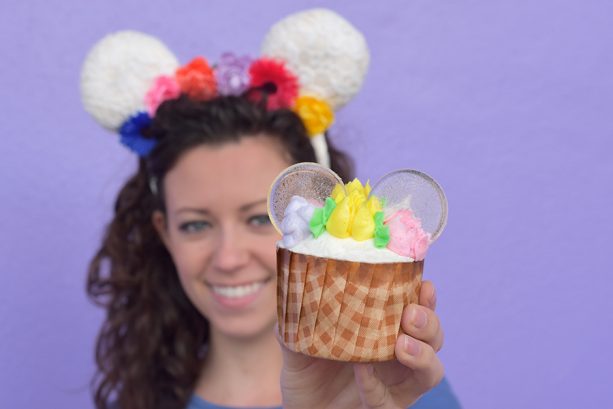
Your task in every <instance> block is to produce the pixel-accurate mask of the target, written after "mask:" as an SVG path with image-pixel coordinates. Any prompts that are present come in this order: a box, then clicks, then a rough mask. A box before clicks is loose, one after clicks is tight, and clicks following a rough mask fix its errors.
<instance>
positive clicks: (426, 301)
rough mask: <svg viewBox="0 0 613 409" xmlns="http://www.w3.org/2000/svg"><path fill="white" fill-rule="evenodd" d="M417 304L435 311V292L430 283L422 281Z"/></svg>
mask: <svg viewBox="0 0 613 409" xmlns="http://www.w3.org/2000/svg"><path fill="white" fill-rule="evenodd" d="M419 304H420V305H423V306H424V307H428V308H430V309H431V310H432V311H434V310H435V309H436V290H435V288H434V284H432V281H422V283H421V289H420V291H419Z"/></svg>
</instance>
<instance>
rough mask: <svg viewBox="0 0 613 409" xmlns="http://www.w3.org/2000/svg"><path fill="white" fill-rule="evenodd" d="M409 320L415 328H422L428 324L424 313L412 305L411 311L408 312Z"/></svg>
mask: <svg viewBox="0 0 613 409" xmlns="http://www.w3.org/2000/svg"><path fill="white" fill-rule="evenodd" d="M409 319H410V320H411V323H412V324H413V325H414V326H415V328H424V327H425V326H426V324H427V323H428V316H427V315H426V313H425V312H424V311H422V310H421V309H419V308H417V306H415V305H412V306H411V311H410V312H409Z"/></svg>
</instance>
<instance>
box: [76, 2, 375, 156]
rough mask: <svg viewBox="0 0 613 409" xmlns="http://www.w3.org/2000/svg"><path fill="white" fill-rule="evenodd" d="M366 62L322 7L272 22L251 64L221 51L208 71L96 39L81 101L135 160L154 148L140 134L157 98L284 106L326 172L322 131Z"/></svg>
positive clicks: (129, 39)
mask: <svg viewBox="0 0 613 409" xmlns="http://www.w3.org/2000/svg"><path fill="white" fill-rule="evenodd" d="M368 63H369V53H368V47H367V45H366V41H365V39H364V36H363V35H362V34H361V33H360V32H359V31H357V30H356V29H355V28H354V27H353V26H352V25H351V24H350V23H349V22H347V21H346V20H345V19H343V18H342V17H341V16H339V15H338V14H336V13H334V12H333V11H330V10H326V9H312V10H307V11H303V12H299V13H296V14H292V15H290V16H288V17H286V18H284V19H282V20H281V21H279V22H277V23H276V24H274V25H273V26H272V27H271V28H270V30H269V32H268V34H266V36H265V38H264V41H263V43H262V47H261V56H260V57H259V58H257V59H250V58H249V57H239V56H236V55H234V54H231V53H226V54H223V55H222V56H221V58H220V59H219V61H217V63H215V64H213V65H211V64H209V62H208V61H207V60H206V59H205V58H203V57H196V58H194V59H193V60H192V61H191V62H190V63H188V64H187V65H184V66H180V65H179V62H178V60H177V58H176V57H175V56H174V55H173V53H172V52H171V51H170V50H169V49H168V48H167V47H166V46H165V45H164V44H163V43H162V42H161V41H159V40H158V39H156V38H154V37H152V36H150V35H147V34H143V33H140V32H136V31H119V32H116V33H113V34H110V35H107V36H106V37H104V38H102V39H101V40H100V41H99V42H98V43H97V44H95V45H94V47H93V48H92V49H91V50H90V52H89V54H88V55H87V57H86V59H85V62H84V64H83V69H82V72H81V98H82V101H83V105H84V107H85V110H86V111H87V112H89V113H90V114H91V115H92V116H93V117H94V119H95V120H96V121H97V122H98V123H100V125H102V126H103V127H104V128H107V129H109V130H111V131H113V132H116V133H119V135H120V140H121V142H122V143H123V144H124V145H126V146H127V147H129V148H130V149H131V150H133V151H134V152H136V153H138V154H139V155H140V156H147V155H148V153H149V152H150V151H151V149H152V148H153V147H154V146H155V143H156V141H155V140H154V139H149V138H144V137H143V136H142V135H141V130H142V129H144V128H145V127H147V126H148V125H149V124H150V123H151V120H152V118H153V117H154V116H155V112H156V109H157V107H158V106H159V105H160V104H161V103H162V102H163V101H165V100H168V99H174V98H178V97H179V95H181V94H186V95H187V96H188V97H189V98H191V99H195V100H209V99H212V98H215V97H217V96H225V95H240V96H244V97H245V98H249V99H254V100H262V99H263V100H264V101H265V104H266V108H267V109H269V110H274V109H280V108H289V109H292V110H293V111H294V112H295V113H296V114H298V116H299V117H300V118H301V119H302V121H303V123H304V125H305V127H306V129H307V131H308V134H309V137H310V141H311V144H312V146H313V149H314V150H315V155H316V158H317V161H318V162H319V163H320V164H322V165H324V166H326V167H329V166H330V156H329V152H328V146H327V143H326V137H325V133H326V131H327V130H328V129H329V128H330V126H331V125H332V123H333V121H334V112H335V111H337V110H339V109H340V108H341V107H343V106H344V105H345V104H346V103H347V102H349V101H350V100H351V98H353V97H354V96H355V94H357V92H358V91H359V90H360V88H361V86H362V83H363V81H364V77H365V75H366V71H367V68H368ZM263 93H264V94H265V95H262V94H263ZM262 97H263V98H262Z"/></svg>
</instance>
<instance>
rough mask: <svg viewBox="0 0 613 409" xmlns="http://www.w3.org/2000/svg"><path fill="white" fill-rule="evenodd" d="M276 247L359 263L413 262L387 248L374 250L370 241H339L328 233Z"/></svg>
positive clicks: (280, 244) (409, 258)
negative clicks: (291, 244)
mask: <svg viewBox="0 0 613 409" xmlns="http://www.w3.org/2000/svg"><path fill="white" fill-rule="evenodd" d="M277 245H278V246H279V247H282V248H286V249H288V250H291V251H293V252H295V253H301V254H307V255H311V256H317V257H324V258H332V259H336V260H347V261H357V262H360V263H398V262H404V263H409V262H413V261H414V260H413V259H412V258H411V257H404V256H401V255H398V254H396V253H394V252H393V251H391V250H388V249H387V248H382V249H378V248H376V247H375V244H374V243H373V240H372V239H370V240H364V241H357V240H354V239H352V238H347V239H339V238H337V237H334V236H332V235H330V234H328V232H324V233H323V234H322V235H321V236H319V237H318V238H317V239H315V238H314V237H313V236H311V237H309V238H307V239H305V240H302V241H300V242H299V243H297V244H295V245H293V246H291V247H290V246H286V245H284V243H283V241H279V242H278V243H277Z"/></svg>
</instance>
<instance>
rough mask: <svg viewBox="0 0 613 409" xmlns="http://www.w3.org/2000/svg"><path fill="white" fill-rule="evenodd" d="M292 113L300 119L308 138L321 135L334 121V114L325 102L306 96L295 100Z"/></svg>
mask: <svg viewBox="0 0 613 409" xmlns="http://www.w3.org/2000/svg"><path fill="white" fill-rule="evenodd" d="M294 111H295V112H296V113H297V114H298V116H300V118H301V119H302V122H303V123H304V126H306V129H307V131H308V132H309V135H310V136H315V135H319V134H321V133H323V132H324V131H325V130H326V129H328V128H329V127H330V125H332V122H333V121H334V112H332V109H331V108H330V105H328V103H327V102H326V101H322V100H321V99H317V98H314V97H310V96H307V95H303V96H301V97H300V98H298V99H297V100H296V105H295V106H294Z"/></svg>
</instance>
